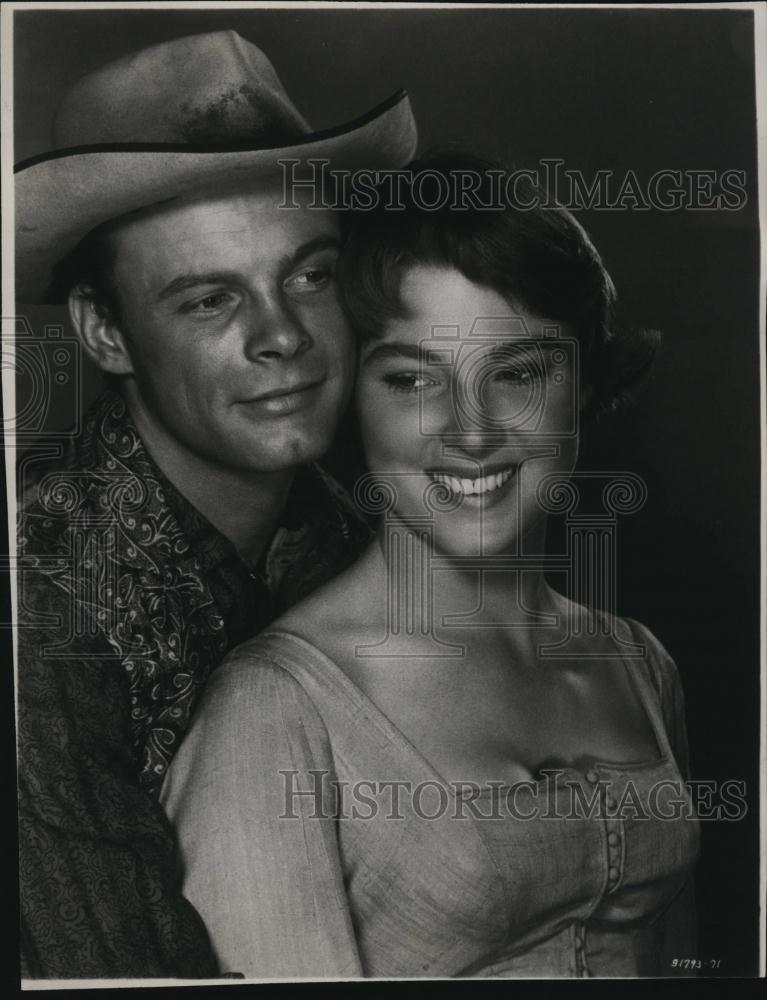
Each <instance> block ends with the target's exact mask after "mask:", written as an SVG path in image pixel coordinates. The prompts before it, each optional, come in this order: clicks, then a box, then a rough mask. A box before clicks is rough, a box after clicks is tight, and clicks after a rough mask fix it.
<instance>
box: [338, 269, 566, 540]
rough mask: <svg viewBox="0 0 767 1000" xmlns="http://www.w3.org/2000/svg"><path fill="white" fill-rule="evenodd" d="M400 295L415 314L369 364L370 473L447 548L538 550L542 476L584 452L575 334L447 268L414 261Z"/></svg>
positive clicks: (402, 511)
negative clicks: (580, 438)
mask: <svg viewBox="0 0 767 1000" xmlns="http://www.w3.org/2000/svg"><path fill="white" fill-rule="evenodd" d="M402 301H403V303H404V305H405V306H406V308H407V311H408V318H407V319H398V320H393V321H391V322H390V323H389V324H388V325H387V326H386V329H385V330H384V333H383V335H382V336H381V337H379V338H378V339H376V340H374V341H371V342H370V343H368V344H366V345H365V346H364V347H363V349H362V352H361V356H360V366H359V375H358V380H357V390H356V401H357V412H358V416H359V422H360V428H361V432H362V438H363V442H364V446H365V454H366V457H367V462H368V466H369V468H370V470H371V472H373V473H375V474H376V477H377V479H379V480H380V481H385V482H388V483H390V484H391V486H392V487H393V489H394V491H395V493H396V500H395V502H394V510H393V513H394V515H395V516H396V517H398V518H399V519H400V520H402V521H404V522H406V523H408V524H411V525H415V524H416V523H419V522H420V523H421V524H422V523H423V520H424V518H427V519H429V520H430V521H431V523H432V525H433V531H434V543H435V546H436V547H437V548H438V549H440V550H441V551H444V552H447V553H453V554H472V555H492V554H500V553H505V552H519V553H522V552H524V551H525V548H527V550H528V551H535V549H536V546H534V545H532V544H529V545H528V546H527V547H526V546H524V545H522V546H520V541H521V539H522V538H523V537H526V536H527V537H528V540H529V542H532V537H531V535H532V533H533V532H535V533H536V535H538V537H540V533H541V532H542V530H543V528H544V526H545V510H544V507H542V505H541V501H540V497H541V496H542V495H543V493H544V491H545V488H546V487H547V485H549V484H551V485H553V480H552V479H549V480H546V479H545V477H555V478H556V479H557V480H561V479H562V478H565V477H566V476H567V475H568V474H569V473H570V471H571V470H572V468H573V466H574V464H575V460H576V457H577V450H578V414H579V393H578V357H577V344H576V342H575V340H574V338H572V337H571V335H570V331H569V330H568V329H567V327H563V326H562V325H561V324H557V323H555V322H554V321H548V320H546V319H544V318H542V317H539V316H533V315H531V314H530V313H528V312H526V311H525V310H523V309H520V308H517V307H514V306H513V305H512V304H510V303H509V302H508V301H507V300H506V299H504V298H503V297H502V296H501V295H500V294H499V293H498V292H495V291H493V290H492V289H490V288H487V287H484V286H482V285H476V284H474V283H473V282H472V281H469V280H468V278H465V277H464V276H463V275H462V274H461V273H460V272H459V271H457V270H454V269H451V268H437V267H431V266H429V267H427V266H420V265H419V266H416V267H413V268H412V269H411V270H410V271H408V272H406V274H405V276H404V279H403V284H402ZM544 500H545V497H544Z"/></svg>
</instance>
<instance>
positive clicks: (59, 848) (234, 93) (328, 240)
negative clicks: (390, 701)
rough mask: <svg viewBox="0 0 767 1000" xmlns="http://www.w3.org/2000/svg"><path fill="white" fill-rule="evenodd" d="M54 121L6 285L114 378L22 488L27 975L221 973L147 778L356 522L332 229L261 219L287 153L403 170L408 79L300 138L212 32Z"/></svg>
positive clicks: (101, 77) (20, 178)
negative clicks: (347, 485)
mask: <svg viewBox="0 0 767 1000" xmlns="http://www.w3.org/2000/svg"><path fill="white" fill-rule="evenodd" d="M54 132H55V151H54V152H52V153H50V154H48V155H46V156H43V157H35V158H34V159H33V160H32V161H27V162H26V163H24V164H21V165H20V166H19V167H18V168H17V171H18V172H17V179H16V251H17V256H16V276H17V290H18V297H19V299H20V300H22V301H35V300H41V299H43V298H46V297H49V296H54V297H59V298H60V297H62V296H65V297H66V300H67V301H68V303H69V311H70V317H71V320H72V323H73V326H74V328H75V329H76V331H77V333H78V336H79V338H80V340H81V343H82V346H83V349H84V350H85V352H86V353H87V355H88V356H89V357H90V358H91V359H92V360H93V361H94V362H95V363H96V364H97V365H98V366H99V368H100V369H101V370H102V371H103V372H104V373H106V375H107V376H108V380H109V386H110V387H109V389H108V390H107V391H106V392H105V393H104V394H103V395H102V396H101V397H99V399H98V400H97V401H96V402H95V404H94V405H93V407H92V408H91V410H90V411H89V413H88V414H87V416H86V419H85V422H84V428H83V430H82V433H81V434H80V435H79V436H78V437H77V438H76V439H75V440H74V441H73V442H72V444H71V447H70V448H69V449H68V453H67V454H66V455H65V456H64V458H62V459H61V460H59V461H57V463H56V464H55V465H54V466H53V467H45V468H43V469H41V470H37V471H36V472H35V474H34V476H32V477H29V476H27V477H25V478H26V479H27V480H29V481H25V482H23V483H22V487H23V490H24V497H23V500H22V503H21V514H20V524H19V556H20V565H21V569H22V572H21V573H20V577H19V607H18V621H19V631H18V640H19V659H18V727H19V728H18V732H19V824H20V873H21V874H20V879H21V903H22V915H21V916H22V951H23V962H22V964H23V973H24V974H25V975H26V976H29V977H34V978H37V977H44V978H52V977H56V978H61V977H88V978H95V977H106V976H123V977H127V976H130V977H147V976H195V977H204V976H212V975H216V974H217V968H216V963H215V960H214V957H213V954H212V952H211V949H210V945H209V943H208V940H207V935H206V932H205V929H204V927H203V925H202V923H201V921H200V919H199V917H198V915H197V914H196V912H195V911H194V910H193V909H192V907H191V906H190V905H189V904H188V903H187V902H186V900H184V898H183V897H182V896H181V893H180V891H179V872H178V864H177V857H176V854H175V846H174V840H173V834H172V830H171V829H170V826H169V824H168V822H167V819H166V817H165V815H164V813H163V812H162V809H161V807H160V806H159V804H158V803H157V800H156V793H157V791H158V789H159V786H160V784H161V782H162V779H163V775H164V773H165V770H166V768H167V765H168V763H169V761H170V760H171V758H172V756H173V754H174V752H175V751H176V750H177V748H178V745H179V742H180V741H181V739H183V736H184V733H185V731H186V729H187V726H188V724H189V720H190V717H191V714H192V712H193V711H194V708H195V705H196V704H197V701H198V698H199V695H200V693H201V691H202V688H203V686H204V683H205V680H206V678H207V677H208V675H209V674H210V672H211V670H213V669H214V668H215V667H216V666H217V665H218V664H219V663H220V661H221V659H222V658H223V657H224V655H225V654H226V653H227V652H228V651H229V650H230V649H231V648H232V647H233V646H234V645H236V644H237V643H239V642H241V641H242V640H244V639H245V638H248V637H249V636H251V635H252V634H254V633H255V632H256V631H257V630H258V629H260V628H262V627H263V626H264V625H265V624H266V623H268V621H270V620H271V619H272V618H273V617H274V616H275V615H276V614H278V613H279V612H280V611H281V610H283V609H284V608H285V607H287V606H288V605H289V604H291V603H292V602H293V601H295V600H296V599H298V598H299V597H300V596H302V595H303V594H305V593H307V592H308V591H309V590H311V589H312V588H313V587H314V586H316V585H317V584H319V583H321V582H323V581H324V580H325V579H327V578H328V577H329V576H331V575H333V574H334V573H336V572H337V571H338V570H340V569H341V568H342V567H343V566H345V565H346V564H347V563H348V562H349V561H350V560H351V559H353V558H354V556H355V554H356V552H357V551H358V549H359V546H360V544H361V543H362V541H363V539H364V537H365V529H364V528H363V527H362V526H361V525H360V523H359V522H358V521H357V520H356V518H355V515H354V513H353V510H352V508H351V506H350V505H349V504H348V502H347V501H346V500H345V498H344V497H343V496H342V494H341V491H340V489H339V488H338V487H337V486H335V484H334V483H333V482H332V481H331V480H330V479H329V477H327V476H326V475H325V474H324V473H322V472H320V470H319V469H318V468H317V467H316V466H313V465H312V464H311V463H312V462H314V460H316V459H318V458H319V457H320V456H321V455H322V454H323V453H324V451H325V450H326V448H327V447H328V444H329V443H330V440H331V437H332V435H333V432H334V430H335V427H336V423H337V421H338V419H339V417H340V415H341V413H342V411H343V408H344V406H345V404H346V401H347V399H348V394H349V390H350V382H351V374H352V366H353V346H352V340H351V334H350V331H349V328H348V326H347V323H346V320H345V318H344V316H343V313H342V311H341V306H340V300H339V295H338V290H337V288H336V286H335V281H334V264H335V257H336V254H337V252H338V224H337V220H336V218H335V217H334V215H333V214H332V213H330V212H328V211H327V210H317V209H313V208H310V207H309V202H308V199H307V198H306V197H305V196H301V197H299V207H298V208H297V209H288V208H280V207H279V206H280V203H281V202H282V201H283V193H282V189H281V183H280V173H279V163H278V161H279V160H280V159H282V158H285V159H291V158H293V159H295V158H303V159H308V158H309V157H316V158H326V159H328V160H330V161H331V163H332V164H333V166H334V167H336V166H340V167H344V166H348V167H349V168H350V169H351V168H356V167H360V166H364V167H368V168H389V167H393V166H400V165H402V164H403V163H404V162H406V161H407V160H408V159H409V158H410V157H411V156H412V154H413V152H414V145H415V126H414V123H413V120H412V115H411V112H410V109H409V104H408V102H407V98H406V97H405V95H403V94H400V95H395V97H394V98H393V99H391V100H390V101H388V102H386V104H385V105H382V106H381V107H380V108H378V109H375V110H374V111H373V112H370V113H369V114H368V115H366V116H365V117H364V118H363V119H359V120H358V121H357V122H356V123H352V124H351V125H348V126H342V127H341V128H338V129H333V130H331V131H329V132H326V133H322V134H312V133H311V132H310V130H309V127H308V125H307V124H306V122H305V121H304V120H303V119H302V118H301V116H300V115H299V113H298V112H297V111H296V109H295V108H294V106H293V105H292V103H291V102H290V99H289V98H288V96H287V94H286V93H285V91H284V89H283V88H282V85H281V83H280V81H279V79H278V78H277V76H276V74H275V72H274V70H273V68H272V66H271V64H270V63H269V62H268V60H267V59H266V57H265V56H264V55H263V53H262V52H261V51H260V50H259V49H257V48H256V47H255V46H254V45H252V44H250V43H249V42H247V41H245V40H244V39H242V38H240V37H239V36H238V35H236V34H235V33H234V32H219V33H215V34H208V35H199V36H190V37H187V38H182V39H176V40H174V41H171V42H169V43H166V44H163V45H158V46H155V47H153V48H151V49H146V50H143V51H141V52H139V53H137V54H135V55H132V56H130V57H127V58H125V59H122V60H120V61H118V62H116V63H113V64H110V65H109V66H106V67H105V68H103V69H102V70H99V71H98V72H96V73H94V74H91V75H90V76H88V77H86V78H84V79H83V80H81V81H80V82H79V83H78V84H77V85H76V86H75V87H74V88H73V89H72V91H70V93H69V94H67V95H66V97H65V98H64V100H63V102H62V104H61V106H60V108H59V111H58V114H57V117H56V122H55V129H54ZM46 289H48V294H47V295H46V292H45V290H46ZM27 465H29V463H25V467H26V466H27ZM32 467H34V463H32ZM254 849H255V850H257V849H258V845H254Z"/></svg>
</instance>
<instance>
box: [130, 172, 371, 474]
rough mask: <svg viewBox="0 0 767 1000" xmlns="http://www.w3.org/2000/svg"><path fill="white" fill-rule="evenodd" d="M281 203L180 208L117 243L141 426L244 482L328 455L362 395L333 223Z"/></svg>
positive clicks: (246, 201)
mask: <svg viewBox="0 0 767 1000" xmlns="http://www.w3.org/2000/svg"><path fill="white" fill-rule="evenodd" d="M279 201H280V196H279V192H278V191H276V190H261V191H258V192H257V193H253V192H252V191H247V192H238V193H236V194H227V195H226V196H220V197H214V196H211V197H208V198H206V199H205V200H197V201H191V202H190V201H187V202H180V203H176V204H170V205H168V206H167V207H164V208H162V209H160V210H154V211H152V212H151V213H148V214H145V215H142V216H137V217H135V218H132V219H129V220H126V221H125V222H124V223H123V224H121V225H120V226H119V228H118V229H117V230H116V231H115V232H114V233H113V235H112V239H113V241H114V242H113V249H114V254H115V264H114V283H115V286H116V289H117V294H118V297H119V301H120V305H121V331H122V333H123V335H124V337H125V340H126V344H127V350H128V353H129V356H130V365H131V368H132V374H131V375H129V376H128V381H127V385H126V395H127V398H128V401H129V404H130V405H131V409H132V411H133V412H134V416H135V417H136V418H137V423H138V424H139V426H140V427H141V428H142V430H144V432H145V433H146V431H147V429H148V439H149V440H150V441H151V439H152V438H153V437H154V438H155V439H158V436H159V437H162V439H163V441H164V443H165V445H166V446H167V444H168V442H169V441H170V442H171V445H172V446H177V447H178V448H179V449H180V450H181V451H183V450H186V451H187V452H191V453H193V454H194V455H195V456H197V457H202V458H204V459H205V460H207V461H209V462H212V463H213V464H215V465H220V466H225V467H227V468H229V469H235V470H238V471H243V472H273V471H278V470H282V469H287V468H290V467H292V466H295V465H298V464H300V463H302V462H306V461H310V460H313V459H316V458H318V457H319V456H320V455H322V454H323V452H324V451H325V450H326V449H327V447H328V445H329V444H330V441H331V438H332V435H333V432H334V431H335V428H336V425H337V423H338V420H339V418H340V416H341V413H342V411H343V409H344V407H345V404H346V401H347V397H348V392H349V389H350V385H351V377H352V369H353V347H352V338H351V332H350V330H349V327H348V325H347V322H346V320H345V318H344V316H343V313H342V310H341V306H340V301H339V295H338V290H337V287H336V282H335V278H334V272H335V264H336V258H337V254H338V227H337V222H336V219H335V218H334V216H333V215H332V214H331V213H330V212H327V211H317V210H309V209H308V208H306V207H303V206H302V207H301V208H299V209H296V210H290V209H285V208H282V209H280V208H279V207H278V205H279Z"/></svg>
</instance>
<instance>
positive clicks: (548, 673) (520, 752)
mask: <svg viewBox="0 0 767 1000" xmlns="http://www.w3.org/2000/svg"><path fill="white" fill-rule="evenodd" d="M355 680H356V681H357V683H358V684H359V685H360V686H361V687H362V688H363V690H364V691H365V693H366V694H367V696H368V697H369V698H370V700H371V701H372V702H373V703H374V704H375V705H376V706H377V707H378V708H379V709H380V710H381V711H382V712H383V714H384V715H385V716H386V717H387V718H388V719H389V720H390V721H391V722H392V723H393V724H394V725H395V726H396V727H397V729H398V730H399V731H400V732H401V733H402V734H403V735H404V736H405V737H406V738H407V739H408V740H409V741H410V743H412V744H413V746H414V747H415V748H416V749H417V750H418V751H419V752H420V753H421V755H422V756H423V757H424V758H425V759H426V760H427V761H428V762H429V763H430V764H431V766H432V767H433V768H434V770H435V771H437V772H438V773H439V774H440V775H442V776H443V777H445V778H446V779H448V780H451V781H475V782H487V781H501V782H504V783H513V782H514V781H518V780H522V779H525V778H530V777H531V776H534V775H537V774H538V773H539V772H540V770H541V768H544V767H549V766H557V765H560V766H561V765H577V764H579V763H581V762H583V761H587V760H593V759H596V760H606V761H613V762H629V763H637V762H648V761H652V760H656V759H657V758H658V757H659V756H661V753H662V748H661V746H659V741H658V737H657V735H656V733H655V731H654V729H653V726H652V723H651V720H650V718H649V716H648V714H647V710H646V708H645V706H644V704H643V702H642V699H641V697H640V695H639V693H638V691H637V689H636V687H635V685H634V683H633V682H632V680H631V678H630V676H629V672H628V670H627V668H626V667H625V666H624V664H623V663H621V662H619V661H618V662H616V661H609V660H605V659H597V658H594V659H591V660H588V659H587V660H583V661H578V662H577V663H568V664H562V663H556V664H553V665H552V664H535V665H534V666H532V667H530V666H529V665H524V666H520V667H515V665H514V664H508V663H506V664H498V663H496V662H493V660H492V659H491V658H489V657H485V658H483V657H482V655H481V653H475V654H474V655H471V656H467V657H465V658H464V659H463V660H462V662H460V663H454V662H453V663H450V662H432V663H428V664H424V663H419V662H418V660H417V659H414V660H411V661H409V662H399V661H395V662H390V663H388V664H387V665H386V666H385V667H379V666H378V665H377V664H371V665H368V666H367V667H366V669H365V670H364V673H362V672H360V671H359V670H358V673H357V676H356V677H355Z"/></svg>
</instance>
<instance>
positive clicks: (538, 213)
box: [339, 153, 660, 412]
mask: <svg viewBox="0 0 767 1000" xmlns="http://www.w3.org/2000/svg"><path fill="white" fill-rule="evenodd" d="M407 169H408V170H409V171H411V172H412V177H413V179H414V181H416V179H417V178H418V176H419V175H423V174H425V175H427V176H424V177H423V178H422V180H423V184H422V185H419V183H418V182H417V181H416V183H413V184H411V185H402V187H403V188H404V189H405V194H404V196H403V197H401V198H400V199H398V205H397V209H396V210H392V208H391V207H387V206H386V204H385V201H384V199H383V197H382V198H380V199H379V201H378V203H377V205H376V207H375V208H374V209H373V210H372V211H358V212H350V213H347V214H346V216H345V219H344V250H343V253H342V257H341V262H340V269H339V277H340V281H341V287H342V290H343V295H344V300H345V303H346V307H347V310H348V312H349V316H350V319H351V322H352V324H353V326H354V328H355V330H356V332H357V334H358V335H359V336H360V337H361V338H362V339H363V340H365V339H374V338H376V337H378V336H380V335H381V333H382V331H383V328H384V326H385V325H386V323H387V322H388V321H390V320H393V319H404V318H406V317H407V311H406V308H405V306H404V304H403V302H402V298H401V285H402V279H403V277H404V275H405V273H406V272H407V271H408V270H409V269H410V268H412V267H415V266H418V265H425V266H436V267H446V268H455V269H456V270H457V271H459V272H460V273H461V274H462V275H463V276H464V277H465V278H468V279H469V280H470V281H472V282H474V283H475V284H478V285H483V286H485V287H487V288H491V289H493V290H494V291H496V292H498V294H500V295H501V296H503V297H504V298H505V299H506V300H507V301H508V302H509V304H510V306H511V305H513V304H516V305H517V307H520V306H521V307H522V308H524V309H525V310H526V311H528V312H530V313H532V314H534V315H537V316H540V317H542V318H546V319H551V320H554V321H557V322H561V323H567V324H569V325H570V326H571V327H572V329H573V332H574V334H575V337H576V338H577V340H578V342H579V346H580V356H581V379H582V381H583V382H585V383H587V384H589V385H591V386H592V387H593V396H592V398H591V400H590V403H589V406H588V407H587V409H588V410H590V411H592V412H600V411H605V410H611V409H615V408H616V407H617V405H618V404H619V402H620V401H621V400H622V399H624V398H625V397H626V395H627V391H628V390H629V389H630V388H631V387H632V386H633V385H635V384H636V383H637V382H638V380H639V379H640V378H641V377H642V375H643V374H644V373H645V372H646V371H647V370H648V369H649V367H650V365H651V363H652V361H653V358H654V356H655V353H656V351H657V347H658V343H659V340H660V335H659V334H658V333H657V332H656V331H644V330H642V331H620V332H619V331H618V330H616V329H615V328H614V327H613V325H612V321H613V309H614V305H615V299H616V294H615V288H614V286H613V283H612V280H611V279H610V276H609V274H608V273H607V271H606V269H605V267H604V265H603V263H602V260H601V258H600V256H599V254H598V253H597V251H596V249H595V247H594V245H593V244H592V243H591V241H590V240H589V238H588V236H587V234H586V232H585V230H584V229H583V227H582V226H581V225H580V224H579V223H578V222H576V220H575V219H574V217H573V216H572V215H571V214H570V213H569V212H568V211H566V210H565V209H564V208H561V207H560V206H554V207H533V208H523V207H518V205H515V204H511V203H510V202H509V201H508V200H506V201H503V202H501V203H499V199H498V191H499V190H500V191H501V192H504V191H505V190H506V185H505V183H504V182H505V180H506V179H507V178H508V177H509V175H510V173H511V171H510V170H509V169H508V168H507V167H505V166H504V165H503V164H501V163H498V162H495V161H492V160H486V159H481V158H479V157H476V156H473V155H471V154H466V153H438V154H432V155H429V156H425V157H423V158H421V159H418V160H415V161H414V162H413V163H411V164H410V166H409V168H407ZM456 172H458V173H464V174H466V173H468V172H471V173H472V174H473V175H475V176H476V177H477V178H478V181H479V183H478V186H476V187H475V188H474V189H473V191H472V195H473V197H474V198H475V199H476V200H477V201H478V202H479V204H480V205H493V206H494V207H492V208H484V207H476V204H475V205H474V206H472V205H471V204H466V205H461V206H460V207H456V206H455V205H451V204H450V202H449V201H448V202H447V203H446V204H445V205H444V207H437V208H428V207H425V206H424V205H423V204H422V203H421V202H420V201H419V200H418V199H417V198H416V197H415V196H414V193H413V192H414V191H418V190H421V191H423V190H424V188H425V189H426V190H430V189H429V188H428V186H427V180H428V181H433V180H434V177H435V175H439V176H441V177H443V178H445V180H446V182H447V187H446V188H443V190H452V189H453V186H452V185H451V184H450V178H451V175H455V174H456ZM499 177H500V179H501V181H502V183H501V184H500V185H499V184H498V178H499ZM515 184H516V187H515V191H516V192H517V195H518V198H519V199H524V200H522V201H520V204H522V205H530V204H533V205H537V206H544V205H547V204H552V203H551V202H550V201H549V200H547V196H546V194H545V193H544V192H542V191H541V190H539V189H538V188H536V186H535V185H534V184H533V183H532V181H530V180H529V179H528V178H527V177H526V176H525V175H519V176H518V177H517V178H515ZM459 190H460V187H459ZM400 206H401V207H400Z"/></svg>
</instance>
